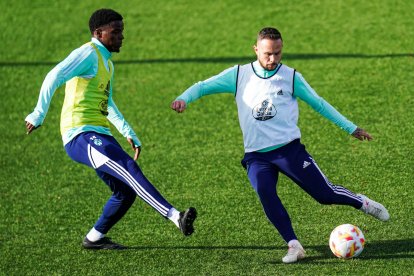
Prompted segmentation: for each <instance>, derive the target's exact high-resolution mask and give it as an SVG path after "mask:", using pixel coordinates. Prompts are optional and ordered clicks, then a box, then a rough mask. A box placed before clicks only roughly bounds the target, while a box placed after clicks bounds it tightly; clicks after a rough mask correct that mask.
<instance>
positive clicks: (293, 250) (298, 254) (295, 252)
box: [282, 240, 306, 264]
mask: <svg viewBox="0 0 414 276" xmlns="http://www.w3.org/2000/svg"><path fill="white" fill-rule="evenodd" d="M288 246H289V249H288V253H287V254H286V256H284V257H283V258H282V261H283V262H284V263H285V264H290V263H296V262H297V261H299V260H300V259H303V258H305V253H306V251H305V250H304V249H303V247H302V245H301V244H300V242H299V241H298V240H291V241H290V242H289V243H288Z"/></svg>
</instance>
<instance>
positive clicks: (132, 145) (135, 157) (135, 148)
mask: <svg viewBox="0 0 414 276" xmlns="http://www.w3.org/2000/svg"><path fill="white" fill-rule="evenodd" d="M127 140H128V143H129V144H130V145H131V147H132V150H133V151H135V154H134V161H137V159H138V157H139V154H140V153H141V147H136V146H135V143H134V141H132V139H131V138H127Z"/></svg>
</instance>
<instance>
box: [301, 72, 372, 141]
mask: <svg viewBox="0 0 414 276" xmlns="http://www.w3.org/2000/svg"><path fill="white" fill-rule="evenodd" d="M294 96H296V97H298V98H300V99H301V100H303V101H304V102H306V103H307V104H309V105H310V106H311V107H312V108H313V109H314V110H315V111H316V112H318V113H320V114H321V115H322V116H324V117H325V118H327V119H328V120H330V121H331V122H333V123H334V124H335V125H337V126H339V127H340V128H341V129H343V130H345V131H346V132H348V133H349V134H351V135H352V136H354V137H355V138H357V139H359V140H372V137H371V135H370V134H369V133H368V132H366V131H365V130H363V129H362V128H359V127H357V126H356V125H355V124H354V123H352V122H351V121H349V120H348V119H347V118H345V117H344V116H343V115H342V114H341V113H339V112H338V111H337V110H336V109H335V108H334V107H333V106H332V105H330V104H329V103H328V102H327V101H325V100H324V99H323V98H322V97H320V96H319V95H318V94H317V93H316V92H315V90H313V89H312V87H311V86H310V85H309V84H308V83H307V82H306V80H305V79H304V78H303V76H302V75H301V74H300V73H298V72H296V73H295V79H294Z"/></svg>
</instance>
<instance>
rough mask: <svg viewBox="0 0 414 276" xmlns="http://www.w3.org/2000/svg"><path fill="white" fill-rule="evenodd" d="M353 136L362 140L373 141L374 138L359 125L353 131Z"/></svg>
mask: <svg viewBox="0 0 414 276" xmlns="http://www.w3.org/2000/svg"><path fill="white" fill-rule="evenodd" d="M352 136H354V137H355V138H357V139H358V140H361V141H363V140H368V141H371V140H372V139H373V138H372V136H371V135H370V134H369V133H368V132H366V131H365V130H363V129H362V128H359V127H357V129H356V130H355V131H354V132H352Z"/></svg>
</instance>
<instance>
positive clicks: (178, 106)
mask: <svg viewBox="0 0 414 276" xmlns="http://www.w3.org/2000/svg"><path fill="white" fill-rule="evenodd" d="M186 107H187V106H186V104H185V101H183V100H177V101H173V102H172V103H171V108H172V109H174V110H175V111H177V112H178V113H182V112H184V110H185V109H186Z"/></svg>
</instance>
